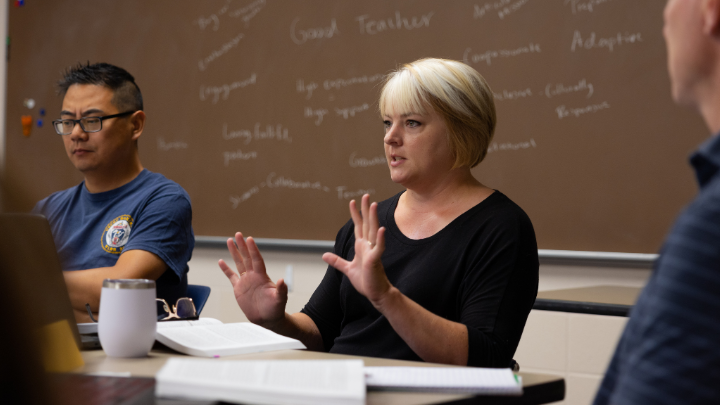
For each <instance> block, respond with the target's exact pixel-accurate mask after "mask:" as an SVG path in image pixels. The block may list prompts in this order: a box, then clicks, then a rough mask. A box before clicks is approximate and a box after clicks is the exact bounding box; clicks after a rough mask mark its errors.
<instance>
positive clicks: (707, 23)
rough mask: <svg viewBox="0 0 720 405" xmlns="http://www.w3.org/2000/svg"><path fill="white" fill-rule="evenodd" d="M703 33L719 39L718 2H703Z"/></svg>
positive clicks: (708, 0) (705, 0) (719, 4)
mask: <svg viewBox="0 0 720 405" xmlns="http://www.w3.org/2000/svg"><path fill="white" fill-rule="evenodd" d="M702 8H703V10H702V11H703V20H704V21H703V23H704V24H703V25H704V26H703V32H704V33H705V34H708V35H712V36H713V37H717V38H718V39H720V0H703V6H702Z"/></svg>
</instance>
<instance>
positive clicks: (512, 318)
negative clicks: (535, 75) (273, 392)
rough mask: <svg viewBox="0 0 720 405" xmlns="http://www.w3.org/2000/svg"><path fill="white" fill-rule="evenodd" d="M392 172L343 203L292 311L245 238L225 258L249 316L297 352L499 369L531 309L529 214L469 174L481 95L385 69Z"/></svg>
mask: <svg viewBox="0 0 720 405" xmlns="http://www.w3.org/2000/svg"><path fill="white" fill-rule="evenodd" d="M379 104H380V113H381V115H382V119H383V122H384V124H385V137H384V143H385V156H386V158H387V162H388V167H389V169H390V177H391V178H392V180H393V181H394V182H396V183H398V184H401V185H402V186H403V187H405V188H406V190H405V191H403V192H401V193H399V194H397V195H396V196H394V197H392V198H390V199H388V200H385V201H382V202H380V203H379V204H378V203H372V204H370V202H369V197H368V196H367V195H365V196H363V198H362V200H361V202H360V207H357V204H356V202H355V201H352V202H351V203H350V214H351V217H352V219H351V220H350V221H349V222H348V223H347V224H346V225H345V226H344V227H343V228H342V229H341V230H340V232H339V233H338V235H337V238H336V240H335V248H334V250H333V253H325V254H324V255H323V260H324V261H325V262H327V263H328V264H329V265H330V266H329V267H328V270H327V273H326V274H325V277H324V279H323V280H322V282H321V283H320V285H319V286H318V288H317V290H316V291H315V293H314V294H313V296H312V298H311V299H310V301H309V302H308V304H307V305H306V306H305V307H304V308H303V310H302V311H301V312H300V313H296V314H292V315H290V314H287V313H286V312H285V304H286V302H287V286H286V285H285V284H284V282H283V280H282V279H280V280H278V282H277V284H276V283H273V282H272V280H270V278H269V277H268V276H267V273H266V272H265V266H264V263H263V259H262V256H261V255H260V252H259V251H258V249H257V245H256V244H255V242H254V241H253V239H252V238H247V241H246V240H244V239H243V236H242V234H241V233H237V234H236V235H235V241H234V242H235V243H234V242H233V240H232V239H229V240H228V249H229V250H230V252H231V254H232V256H233V259H234V261H235V264H236V267H237V271H238V272H237V273H236V272H235V271H233V270H232V269H230V267H229V266H228V265H227V264H226V263H225V262H224V261H222V260H220V267H221V269H222V270H223V271H224V272H225V274H226V276H227V277H228V278H229V279H230V282H231V283H232V285H233V288H234V292H235V297H236V299H237V302H238V304H239V305H240V308H241V309H242V310H243V312H244V313H245V315H246V316H247V318H248V319H249V320H250V321H251V322H254V323H257V324H259V325H262V326H264V327H266V328H268V329H271V330H273V331H275V332H277V333H280V334H282V335H285V336H290V337H294V338H296V339H299V340H301V341H302V342H303V343H304V344H305V345H306V346H307V347H308V348H310V349H313V350H320V351H329V352H334V353H344V354H355V355H363V356H374V357H384V358H393V359H405V360H424V361H428V362H435V363H446V364H458V365H471V366H482V367H507V366H509V365H510V362H511V359H512V356H513V354H514V353H515V349H516V348H517V345H518V342H519V341H520V336H521V334H522V330H523V328H524V326H525V321H526V319H527V316H528V314H529V312H530V309H531V308H532V305H533V303H534V301H535V296H536V294H537V283H538V256H537V244H536V241H535V233H534V231H533V227H532V224H531V222H530V219H529V218H528V217H527V215H526V214H525V213H524V212H523V211H522V209H520V207H518V206H517V205H515V204H514V203H513V202H512V201H510V199H508V198H507V197H506V196H505V195H503V194H502V193H500V192H499V191H496V190H493V189H491V188H488V187H486V186H484V185H483V184H481V183H480V182H479V181H477V180H476V179H475V178H474V177H473V176H472V173H471V172H470V169H471V168H472V167H475V166H476V165H478V164H479V163H480V162H481V161H482V160H483V158H484V157H485V155H486V153H487V148H488V145H489V143H490V141H491V139H492V136H493V132H494V128H495V121H496V116H495V105H494V101H493V96H492V92H491V90H490V88H489V86H488V85H487V83H486V82H485V80H484V79H483V77H482V76H480V74H479V73H478V72H476V71H475V70H474V69H472V68H471V67H469V66H467V65H465V64H463V63H460V62H456V61H450V60H443V59H422V60H419V61H416V62H413V63H410V64H407V65H405V66H403V67H401V68H400V69H398V70H397V71H395V72H393V73H391V74H390V75H389V76H388V78H387V80H386V83H385V85H384V87H383V90H382V94H381V96H380V103H379Z"/></svg>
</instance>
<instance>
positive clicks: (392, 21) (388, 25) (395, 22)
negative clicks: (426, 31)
mask: <svg viewBox="0 0 720 405" xmlns="http://www.w3.org/2000/svg"><path fill="white" fill-rule="evenodd" d="M433 14H435V12H434V11H431V12H429V13H427V14H425V15H423V16H421V17H420V18H418V17H412V19H410V20H408V19H407V18H404V17H402V16H401V15H400V12H399V11H396V12H395V18H392V17H390V18H386V19H382V20H371V19H369V18H368V17H370V16H369V15H367V14H365V15H361V16H359V17H357V18H356V19H355V21H357V22H358V23H359V24H360V34H368V35H375V34H377V33H380V32H383V31H387V30H408V31H410V30H414V29H418V28H428V27H430V18H432V16H433Z"/></svg>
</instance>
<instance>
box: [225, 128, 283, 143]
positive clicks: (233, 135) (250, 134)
mask: <svg viewBox="0 0 720 405" xmlns="http://www.w3.org/2000/svg"><path fill="white" fill-rule="evenodd" d="M222 138H223V139H225V140H226V141H229V140H231V139H243V140H244V141H245V145H247V144H249V143H250V142H252V141H253V140H255V141H263V140H276V141H285V142H287V143H292V137H291V136H290V135H289V132H288V129H287V128H283V126H282V125H280V124H277V125H275V126H272V125H267V126H265V130H264V131H262V130H260V123H259V122H258V123H256V124H255V128H254V130H253V131H251V130H249V129H239V130H236V131H228V125H227V123H225V124H223V129H222Z"/></svg>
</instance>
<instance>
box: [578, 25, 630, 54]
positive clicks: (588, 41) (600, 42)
mask: <svg viewBox="0 0 720 405" xmlns="http://www.w3.org/2000/svg"><path fill="white" fill-rule="evenodd" d="M642 41H643V40H642V35H641V34H640V33H639V32H637V33H635V34H628V33H620V32H618V33H617V35H614V36H611V37H605V38H597V36H596V35H595V32H592V33H590V35H589V36H586V37H585V39H583V36H582V34H580V31H577V30H576V31H575V33H574V34H573V40H572V45H570V50H571V51H573V52H575V50H576V49H582V48H585V49H593V48H607V50H608V51H610V52H612V51H613V50H614V49H615V47H617V46H620V45H627V44H634V43H637V42H642Z"/></svg>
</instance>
